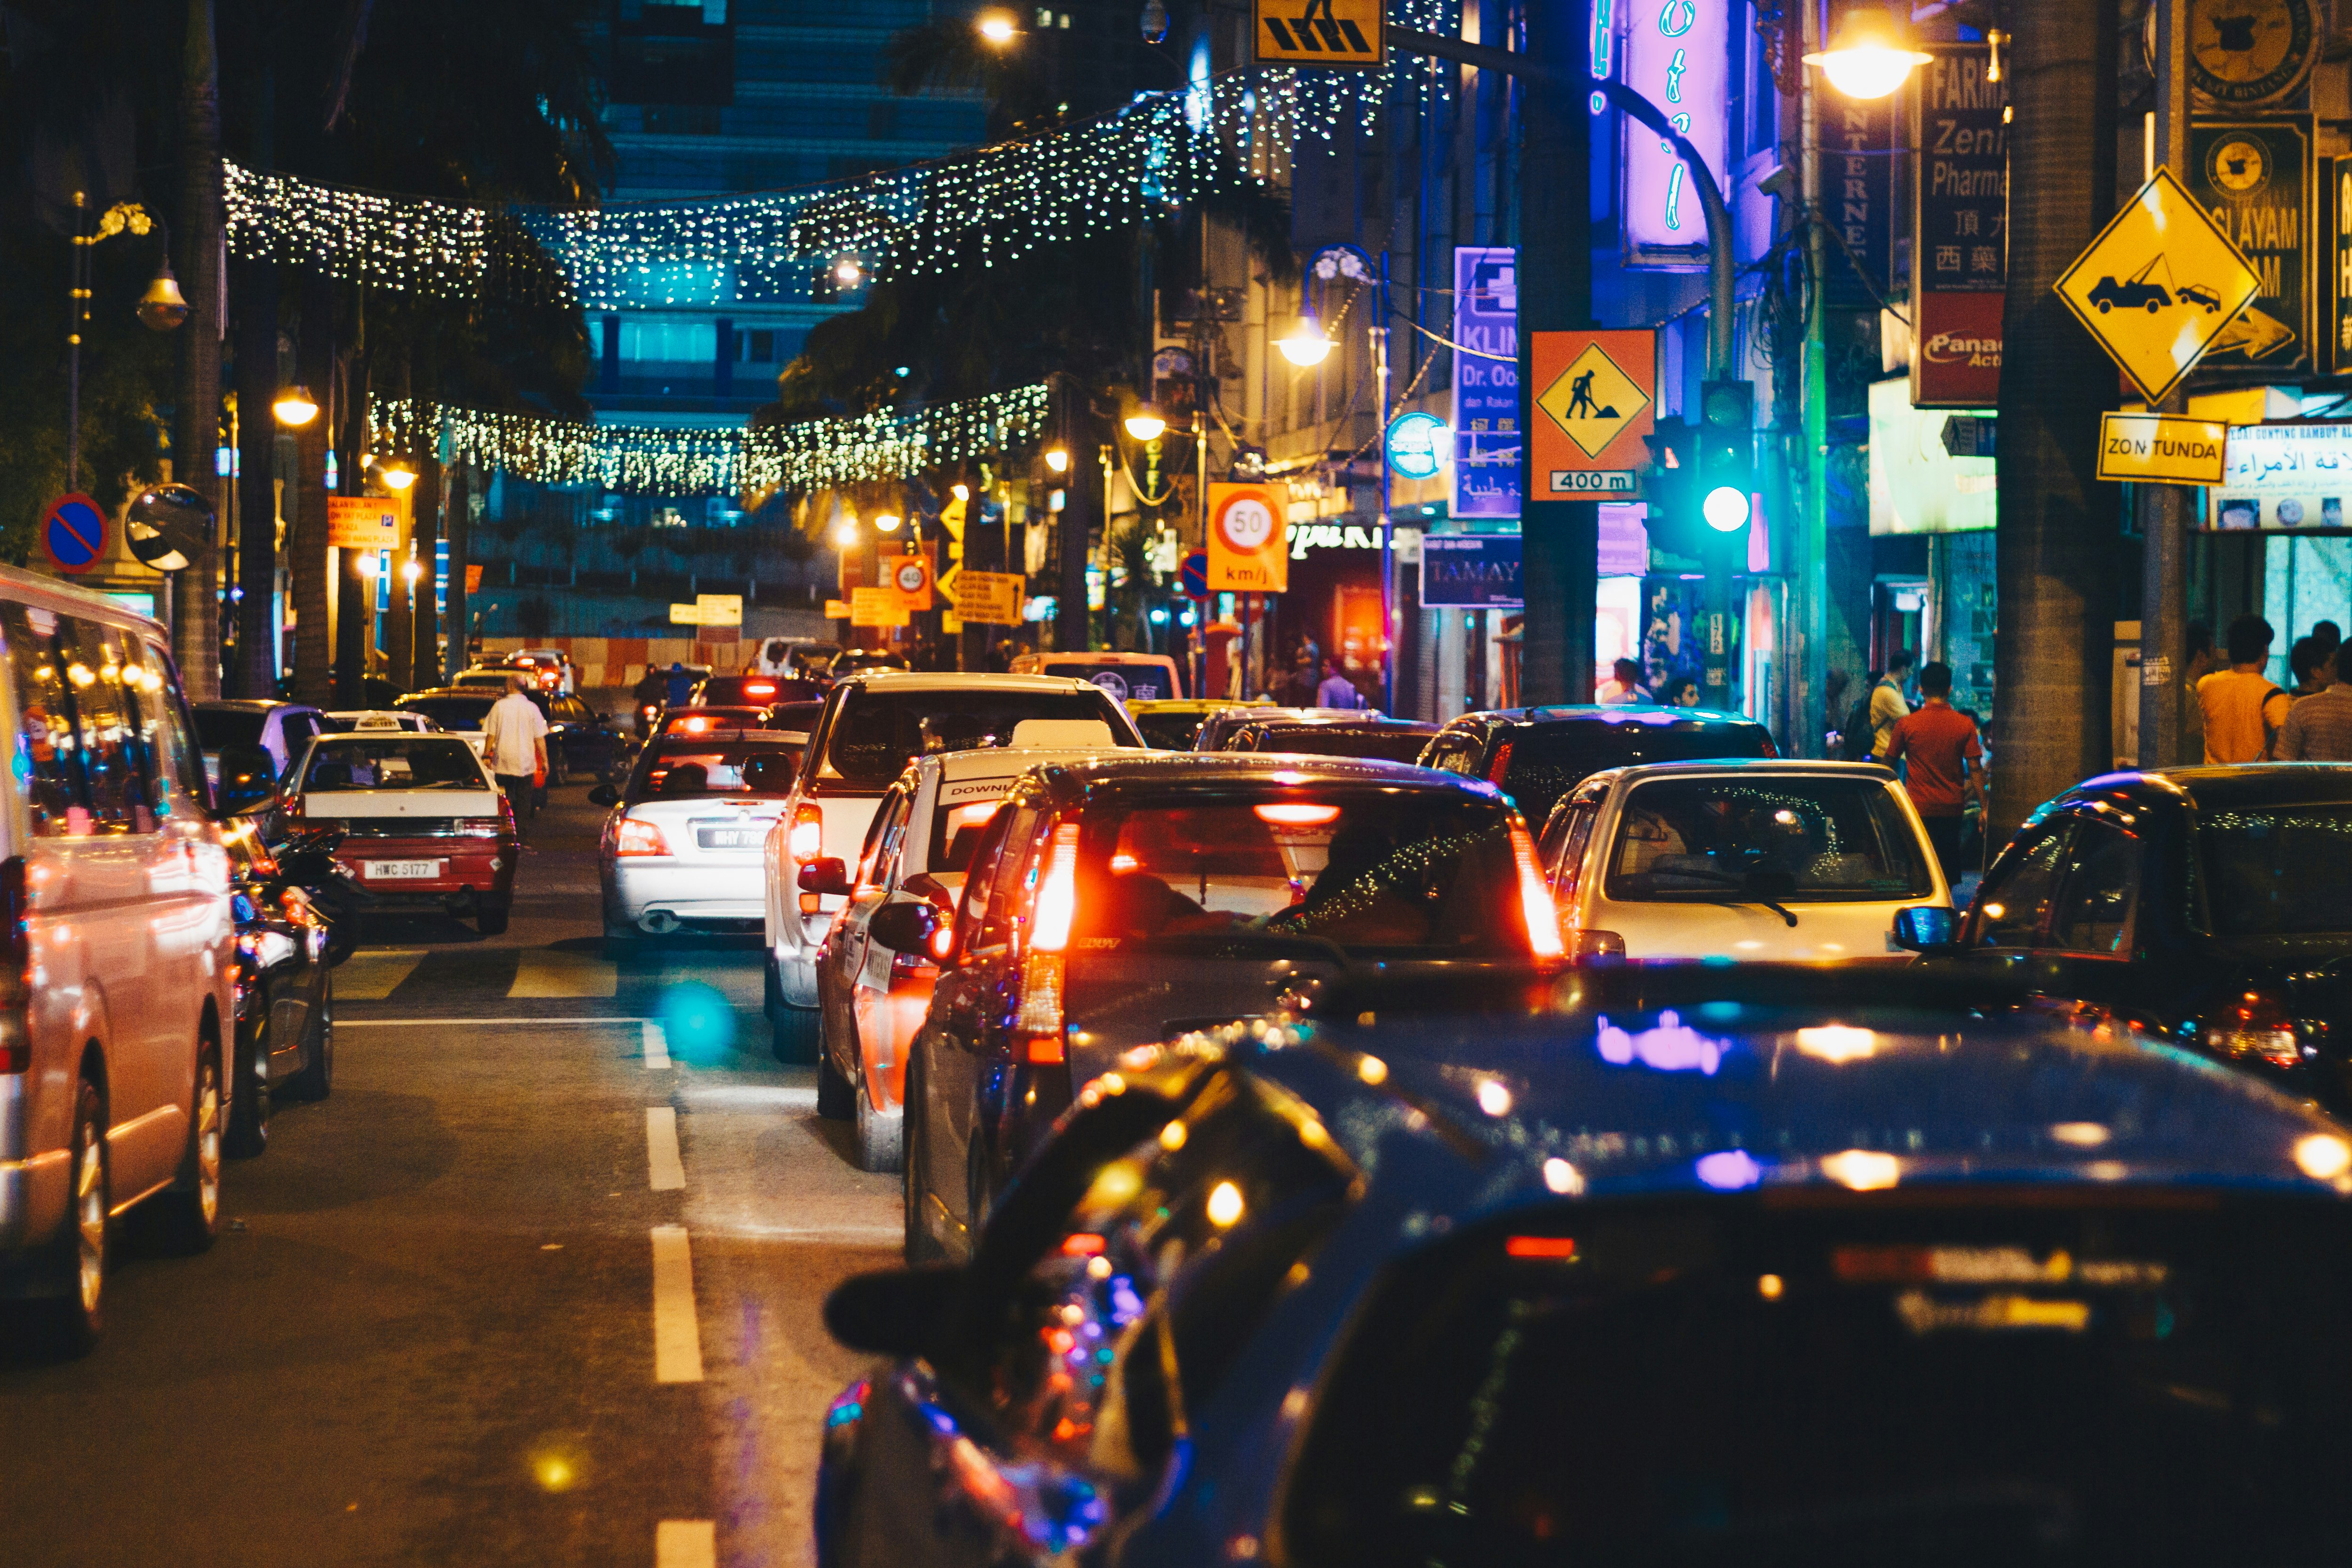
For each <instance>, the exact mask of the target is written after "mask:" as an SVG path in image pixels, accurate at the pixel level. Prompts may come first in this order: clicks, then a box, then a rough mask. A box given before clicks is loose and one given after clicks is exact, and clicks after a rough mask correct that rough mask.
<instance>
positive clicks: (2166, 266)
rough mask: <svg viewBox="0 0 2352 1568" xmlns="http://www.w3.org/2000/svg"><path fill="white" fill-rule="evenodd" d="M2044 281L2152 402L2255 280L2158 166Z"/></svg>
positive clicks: (2250, 292)
mask: <svg viewBox="0 0 2352 1568" xmlns="http://www.w3.org/2000/svg"><path fill="white" fill-rule="evenodd" d="M2052 287H2053V288H2054V289H2057V291H2058V297H2059V298H2060V299H2062V300H2065V301H2066V305H2067V308H2068V309H2070V310H2073V311H2074V314H2075V315H2076V316H2078V317H2080V318H2081V319H2082V322H2083V325H2084V326H2085V327H2087V328H2089V329H2090V332H2091V335H2092V336H2093V337H2095V338H2096V339H2098V340H2099V346H2100V347H2102V348H2104V349H2105V350H2106V351H2107V353H2108V354H2109V356H2110V357H2112V358H2113V359H2114V360H2115V362H2116V364H2118V365H2120V366H2122V367H2123V372H2124V374H2126V375H2128V376H2130V377H2131V378H2132V383H2133V384H2134V385H2136V386H2137V387H2138V388H2139V389H2140V391H2141V392H2142V393H2144V394H2146V395H2147V400H2148V401H2149V402H2150V403H2154V402H2156V401H2157V400H2158V398H2161V397H2163V396H2164V395H2166V394H2167V393H2168V392H2170V391H2171V390H2172V389H2173V387H2174V386H2176V385H2177V384H2179V381H2180V378H2181V377H2183V376H2185V375H2187V374H2189V372H2190V371H2191V370H2193V369H2195V368H2196V365H2197V362H2198V361H2199V360H2200V359H2202V358H2204V357H2205V352H2206V351H2207V350H2208V349H2210V348H2212V347H2213V346H2214V344H2215V342H2216V340H2218V339H2219V338H2220V337H2221V334H2222V332H2223V331H2224V330H2225V329H2227V328H2228V327H2229V325H2230V323H2231V322H2232V321H2235V320H2237V317H2238V312H2239V311H2241V310H2244V309H2245V308H2246V306H2247V305H2248V304H2249V303H2251V302H2252V300H2253V298H2254V296H2255V295H2256V294H2257V293H2259V292H2260V291H2261V289H2262V279H2261V278H2260V277H2259V276H2258V275H2257V274H2256V273H2255V271H2254V269H2253V268H2252V266H2251V265H2249V264H2248V263H2247V260H2246V258H2245V257H2244V256H2242V255H2241V254H2240V253H2239V250H2238V247H2236V246H2234V245H2232V244H2231V243H2230V240H2229V237H2228V236H2226V235H2224V234H2223V233H2222V232H2221V230H2220V229H2219V228H2217V227H2215V226H2214V224H2213V220H2212V219H2211V218H2210V217H2208V216H2206V214H2205V209H2204V208H2203V207H2200V206H2199V205H2197V199H2196V198H2195V197H2194V196H2191V195H2189V193H2188V191H2186V190H2185V189H2183V188H2182V186H2181V184H2180V182H2179V181H2178V180H2176V179H2174V178H2173V177H2172V171H2171V170H2170V169H2158V171H2157V172H2156V176H2155V178H2153V179H2151V180H2149V181H2148V183H2147V184H2145V185H2142V186H2141V187H2140V188H2139V194H2138V195H2136V196H2134V197H2133V198H2132V199H2131V202H2130V204H2129V205H2126V207H2125V208H2124V210H2123V211H2121V212H2119V213H2117V214H2116V216H2115V217H2114V219H2113V220H2112V221H2111V222H2109V223H2108V225H2107V226H2106V227H2105V228H2104V229H2102V230H2100V231H2099V237H2098V238H2096V239H2095V240H2093V241H2091V246H2090V248H2089V249H2087V250H2085V251H2084V252H2083V254H2082V255H2080V256H2078V257H2076V258H2074V266H2072V267H2070V268H2067V269H2066V270H2065V272H2064V274H2063V275H2062V276H2061V277H2060V278H2059V279H2058V281H2057V282H2056V283H2055V284H2053V286H2052Z"/></svg>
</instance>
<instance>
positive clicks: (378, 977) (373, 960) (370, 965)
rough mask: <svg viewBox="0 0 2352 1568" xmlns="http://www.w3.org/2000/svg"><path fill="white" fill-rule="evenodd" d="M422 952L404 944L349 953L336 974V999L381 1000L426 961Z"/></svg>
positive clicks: (355, 1000) (346, 1000)
mask: <svg viewBox="0 0 2352 1568" xmlns="http://www.w3.org/2000/svg"><path fill="white" fill-rule="evenodd" d="M424 962H425V949H423V948H421V947H415V948H405V947H404V948H380V949H377V950H376V951H374V952H355V953H353V954H352V956H351V957H350V958H349V959H347V960H346V961H344V963H343V964H342V967H341V972H340V973H337V974H336V976H335V997H336V1000H338V1001H341V1002H382V1001H384V1000H385V999H387V998H388V997H390V996H391V994H393V993H394V991H396V990H398V989H399V988H400V983H401V982H402V981H404V980H405V979H407V978H408V977H409V975H410V974H411V973H414V972H415V968H416V966H417V965H418V964H420V963H424Z"/></svg>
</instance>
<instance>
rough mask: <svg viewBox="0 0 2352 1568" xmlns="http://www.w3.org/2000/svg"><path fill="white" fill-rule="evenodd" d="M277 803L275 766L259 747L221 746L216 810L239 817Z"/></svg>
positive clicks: (222, 813)
mask: <svg viewBox="0 0 2352 1568" xmlns="http://www.w3.org/2000/svg"><path fill="white" fill-rule="evenodd" d="M277 804H278V764H277V763H275V762H274V761H272V760H271V758H270V755H269V753H268V752H266V751H264V750H263V749H262V748H261V747H259V746H223V747H222V748H221V753H220V810H221V815H222V816H244V815H246V814H247V813H248V812H254V811H261V810H266V809H267V808H268V807H270V806H273V805H277Z"/></svg>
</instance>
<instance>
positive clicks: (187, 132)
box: [172, 0, 222, 702]
mask: <svg viewBox="0 0 2352 1568" xmlns="http://www.w3.org/2000/svg"><path fill="white" fill-rule="evenodd" d="M187 22H188V28H187V35H186V53H185V54H184V56H183V57H182V60H181V65H182V70H183V75H182V78H181V99H180V103H181V137H182V142H181V147H180V224H179V236H178V238H179V241H180V246H181V261H180V277H181V279H183V285H184V290H185V292H186V294H187V298H188V303H189V305H190V306H191V307H192V309H191V310H189V312H188V319H187V321H185V322H184V323H183V324H182V326H181V328H180V384H179V389H178V395H177V396H176V398H175V399H174V405H173V411H172V472H173V478H174V479H178V480H179V481H180V482H181V483H182V484H184V485H191V486H194V488H195V489H196V490H197V491H198V492H199V493H200V494H202V495H203V496H204V498H205V500H206V501H207V502H209V503H210V504H211V506H212V507H213V509H214V511H215V519H216V521H215V525H214V529H213V545H214V547H213V548H211V549H208V550H206V551H205V553H204V554H203V556H201V557H200V558H199V559H197V560H194V561H192V562H190V563H188V565H187V566H186V567H185V568H184V570H182V571H179V572H176V573H174V574H173V576H172V651H173V655H174V657H176V658H178V660H179V664H180V679H181V680H182V681H183V682H184V684H185V685H186V687H187V692H188V695H189V696H190V697H191V698H193V699H194V700H197V701H200V702H201V701H203V700H205V699H207V698H213V697H217V696H219V695H220V662H221V661H220V593H219V588H218V581H219V577H220V569H221V558H220V551H219V548H218V542H219V539H220V537H221V532H222V531H221V529H220V526H219V523H218V521H217V514H218V511H219V509H220V493H221V486H220V478H219V475H218V473H217V471H216V470H215V467H214V461H213V454H214V452H215V450H216V449H217V448H218V447H219V446H220V400H221V399H220V340H221V318H220V296H221V276H220V268H221V249H220V245H221V208H220V182H221V174H220V169H221V158H220V71H219V62H218V57H217V55H216V53H215V49H214V47H213V0H188V16H187Z"/></svg>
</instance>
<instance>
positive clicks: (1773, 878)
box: [1666, 867, 1797, 931]
mask: <svg viewBox="0 0 2352 1568" xmlns="http://www.w3.org/2000/svg"><path fill="white" fill-rule="evenodd" d="M1666 875H1668V876H1673V877H1706V878H1710V879H1714V880H1716V881H1718V882H1722V883H1724V884H1725V885H1726V886H1728V887H1734V888H1738V889H1739V890H1740V891H1741V892H1743V893H1745V894H1746V895H1747V897H1745V898H1739V899H1709V900H1707V902H1708V903H1711V904H1719V905H1722V906H1723V907H1724V908H1726V909H1732V908H1736V907H1737V906H1738V905H1740V904H1761V905H1763V906H1764V907H1765V908H1766V909H1768V910H1771V911H1772V912H1773V913H1774V914H1776V915H1779V916H1780V918H1781V919H1782V920H1783V921H1787V922H1788V924H1789V928H1790V930H1791V931H1793V930H1795V929H1796V925H1797V917H1796V916H1795V915H1794V914H1793V913H1791V912H1790V910H1789V908H1788V906H1787V905H1785V904H1783V903H1781V902H1780V900H1782V899H1784V898H1787V897H1788V896H1789V895H1790V893H1793V892H1795V891H1796V890H1797V879H1796V878H1794V877H1792V876H1790V874H1789V873H1788V872H1786V871H1748V872H1745V873H1743V874H1739V875H1734V874H1733V873H1731V872H1729V871H1717V870H1714V869H1712V868H1705V867H1702V868H1697V869H1676V870H1674V871H1670V872H1668V873H1666Z"/></svg>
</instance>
